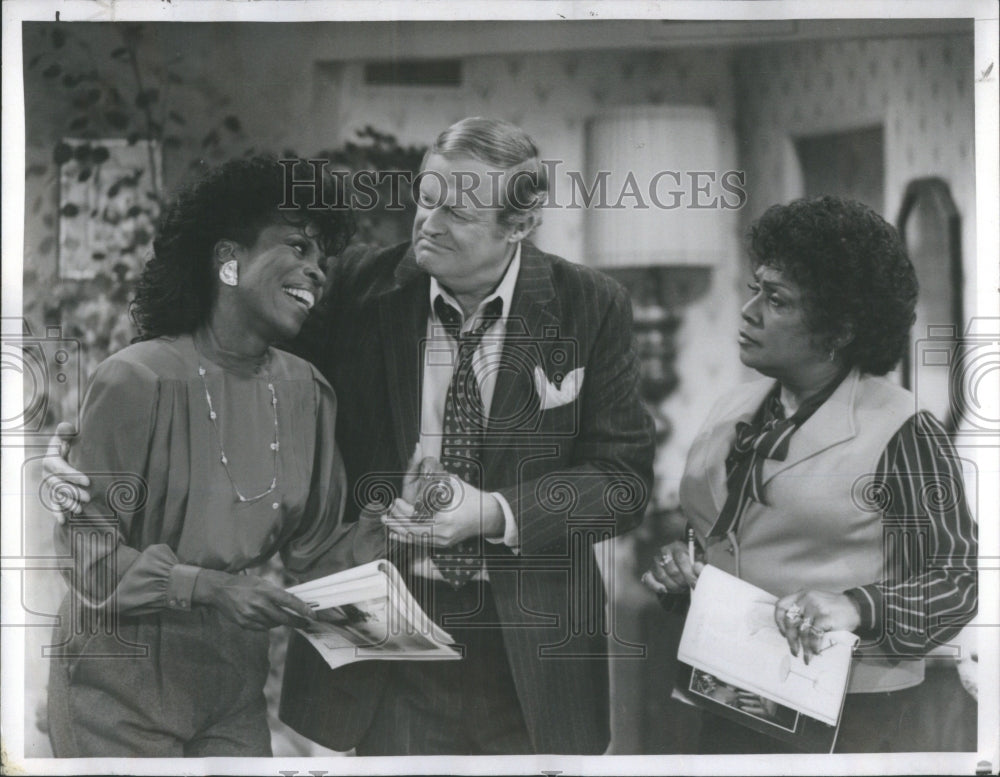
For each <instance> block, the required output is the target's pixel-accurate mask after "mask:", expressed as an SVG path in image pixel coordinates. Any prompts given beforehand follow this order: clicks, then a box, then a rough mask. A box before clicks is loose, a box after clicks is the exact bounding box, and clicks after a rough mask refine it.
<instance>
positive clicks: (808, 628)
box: [774, 591, 861, 664]
mask: <svg viewBox="0 0 1000 777" xmlns="http://www.w3.org/2000/svg"><path fill="white" fill-rule="evenodd" d="M774 622H775V623H777V624H778V630H779V631H780V632H781V633H782V634H783V635H784V637H785V639H787V640H788V647H789V649H790V650H791V651H792V655H793V656H797V655H798V654H799V650H801V651H802V660H803V661H805V662H806V663H807V664H808V663H809V659H810V657H812V656H815V655H818V654H819V653H820V651H821V650H822V649H823V635H824V634H825V633H826V632H828V631H854V630H855V629H856V628H858V626H860V625H861V614H860V613H859V612H858V608H857V606H856V605H855V604H854V601H853V600H852V599H851V597H849V596H847V595H845V594H835V593H830V592H829V591H799V592H798V593H794V594H789V595H788V596H785V597H783V598H781V599H779V600H778V601H777V602H775V605H774Z"/></svg>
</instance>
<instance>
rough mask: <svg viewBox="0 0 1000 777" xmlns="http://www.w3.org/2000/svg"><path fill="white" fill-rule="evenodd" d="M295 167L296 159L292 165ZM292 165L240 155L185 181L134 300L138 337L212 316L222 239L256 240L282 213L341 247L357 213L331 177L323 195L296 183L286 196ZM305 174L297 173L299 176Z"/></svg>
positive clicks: (325, 245) (336, 249) (325, 244)
mask: <svg viewBox="0 0 1000 777" xmlns="http://www.w3.org/2000/svg"><path fill="white" fill-rule="evenodd" d="M292 167H294V166H292ZM292 167H287V166H283V165H281V164H279V163H278V161H277V160H275V159H272V158H270V157H260V156H258V157H252V158H249V159H235V160H232V161H229V162H226V163H225V164H222V165H220V166H218V167H215V168H212V169H211V170H209V171H208V172H207V173H205V174H204V175H203V176H202V177H201V178H200V179H199V180H197V181H195V182H194V183H193V184H191V185H189V186H187V187H186V188H183V189H181V190H180V191H179V192H178V193H177V194H176V195H175V197H174V199H173V200H172V202H171V203H170V204H169V205H168V206H167V208H166V210H165V211H164V213H163V215H162V217H161V218H160V221H159V225H158V227H157V232H156V238H155V239H154V240H153V256H152V258H151V259H150V260H149V261H148V262H147V263H146V266H145V267H144V268H143V271H142V274H141V275H140V276H139V280H138V282H137V284H136V294H135V299H134V300H133V301H132V304H131V306H130V308H129V312H130V314H131V316H132V320H133V321H134V322H135V325H136V328H137V329H138V330H139V336H138V337H137V338H136V340H150V339H152V338H154V337H159V336H161V335H177V334H183V333H187V332H193V331H194V330H195V329H196V328H197V327H198V326H200V325H201V324H202V323H204V322H205V321H206V320H207V319H208V315H209V311H210V310H211V308H212V305H213V303H214V300H215V289H216V279H215V276H216V272H217V270H216V267H215V265H214V261H213V251H214V248H215V244H216V243H217V242H218V241H219V240H223V239H229V240H235V241H236V242H238V243H239V244H240V245H243V246H251V245H253V244H254V242H255V241H256V239H257V236H258V235H259V234H260V231H261V230H262V229H263V228H264V227H266V226H268V225H270V224H273V223H280V222H281V221H284V222H287V223H289V224H295V225H298V226H303V227H308V228H309V233H310V235H312V236H314V237H315V238H316V241H317V242H318V243H319V246H320V249H321V250H322V251H323V253H324V255H326V256H334V255H336V254H339V253H340V252H341V251H342V250H343V249H344V248H345V247H346V246H347V243H348V242H349V241H350V239H351V236H352V235H353V233H354V220H353V217H352V215H351V212H350V210H348V209H347V208H345V207H328V206H326V203H338V202H339V200H338V199H336V197H335V194H336V193H335V192H333V191H332V188H331V187H332V186H333V185H334V181H333V178H332V176H326V177H325V178H324V179H323V186H324V188H323V192H322V194H323V196H322V197H316V198H315V199H316V200H317V201H316V202H314V195H318V194H319V191H312V190H311V187H304V186H301V185H300V186H297V187H294V190H293V191H292V192H291V194H292V202H291V203H290V206H291V207H288V206H287V205H288V204H286V203H285V202H284V198H285V193H286V186H285V175H286V171H287V172H288V174H289V175H290V174H291V170H292ZM303 177H305V176H304V175H302V174H301V173H298V174H297V177H296V179H295V180H297V181H298V180H299V179H300V178H303Z"/></svg>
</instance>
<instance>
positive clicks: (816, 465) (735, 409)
mask: <svg viewBox="0 0 1000 777" xmlns="http://www.w3.org/2000/svg"><path fill="white" fill-rule="evenodd" d="M773 387H774V381H772V380H760V381H755V382H753V383H749V384H746V385H743V386H740V387H739V388H738V389H737V390H736V391H734V392H732V393H730V394H728V395H727V396H725V397H723V398H722V399H721V400H720V401H719V402H718V403H717V404H716V406H715V408H713V410H712V412H711V413H710V415H709V418H708V420H707V421H706V422H705V424H704V426H703V427H702V429H701V431H700V432H699V434H698V436H697V437H696V438H695V441H694V443H693V445H692V446H691V450H690V452H689V454H688V459H687V465H686V466H685V469H684V477H683V479H682V481H681V490H680V497H681V506H682V507H683V509H684V512H685V514H686V516H687V518H688V520H689V521H690V522H691V525H692V526H693V527H694V529H695V532H696V533H697V535H698V537H699V539H700V540H701V541H702V543H703V544H704V543H705V538H706V536H707V534H708V532H709V531H710V530H711V528H712V526H713V524H714V523H715V520H716V518H718V515H719V512H720V510H721V509H722V506H723V504H724V503H725V500H726V495H727V491H726V466H725V460H726V456H727V455H728V454H729V450H730V448H731V447H732V444H733V440H734V438H735V434H736V429H735V427H736V422H737V421H750V420H751V419H752V418H753V416H754V414H755V413H756V412H757V409H758V408H759V407H760V405H761V403H762V402H763V401H764V398H765V397H766V396H767V393H768V392H769V391H770V390H771V389H772V388H773ZM915 411H916V406H915V401H914V397H913V395H912V394H911V393H910V392H908V391H906V390H904V389H902V388H900V387H898V386H896V385H895V384H893V383H891V382H890V381H888V380H886V379H884V378H876V377H872V376H862V375H860V374H859V373H858V372H857V370H855V371H852V372H851V373H850V374H849V375H848V376H847V377H846V378H845V379H844V380H843V382H842V383H841V384H840V386H838V387H837V389H836V390H835V391H834V393H833V394H832V395H831V396H830V398H829V399H828V400H827V401H826V402H824V403H823V404H822V405H821V406H820V407H819V408H818V409H817V410H816V412H815V413H813V415H812V416H811V417H810V418H809V419H808V420H807V421H806V422H805V423H804V424H803V425H802V426H801V427H799V428H798V429H797V430H796V431H795V433H794V434H793V435H792V438H791V441H790V445H789V449H788V456H787V457H786V459H785V461H774V460H770V459H769V460H767V461H766V462H765V464H764V469H763V481H764V498H765V500H766V504H760V503H758V502H751V503H750V504H749V505H748V506H747V508H746V510H745V511H744V513H743V516H742V517H741V519H740V522H739V525H738V526H737V528H736V531H735V533H734V532H730V533H729V535H728V536H727V537H726V538H720V539H716V540H712V542H711V543H709V544H708V546H707V548H706V560H707V562H708V563H710V564H712V565H714V566H717V567H719V568H720V569H723V570H725V571H727V572H729V573H731V574H733V575H736V576H738V577H740V578H742V579H743V580H746V581H748V582H750V583H753V584H754V585H756V586H759V587H760V588H763V589H764V590H766V591H768V592H770V593H771V594H774V595H775V596H778V597H781V596H785V595H787V594H790V593H794V592H796V591H798V590H801V589H806V588H809V589H818V590H822V591H833V592H839V591H844V590H846V589H848V588H853V587H855V586H859V585H867V584H869V583H874V582H876V581H878V580H881V579H883V578H884V577H885V573H884V569H883V551H882V549H883V526H882V514H881V512H880V511H879V510H878V508H877V506H876V505H875V504H873V503H872V501H871V496H872V490H871V488H870V487H871V483H872V480H873V478H872V475H873V474H874V472H875V467H876V465H877V464H878V461H879V459H880V458H881V456H882V453H883V452H884V451H885V448H886V446H887V445H888V443H889V440H890V439H891V438H892V436H893V435H894V434H895V433H896V432H897V431H898V430H899V428H900V426H902V424H903V423H904V422H905V421H906V419H907V418H909V417H910V416H912V415H913V414H914V412H915ZM923 677H924V664H923V661H922V660H921V659H910V658H907V659H894V658H869V657H862V658H855V659H854V666H853V669H852V675H851V682H850V685H849V687H848V692H849V693H872V692H876V691H893V690H899V689H901V688H908V687H910V686H913V685H918V684H919V683H920V682H922V681H923Z"/></svg>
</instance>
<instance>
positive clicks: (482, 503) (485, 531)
mask: <svg viewBox="0 0 1000 777" xmlns="http://www.w3.org/2000/svg"><path fill="white" fill-rule="evenodd" d="M434 477H435V478H436V479H438V486H437V488H438V489H439V491H440V492H441V493H439V494H438V497H437V499H438V501H437V503H436V504H433V505H430V507H431V509H432V510H433V512H430V513H429V517H428V514H427V513H424V512H421V511H417V510H416V509H415V508H414V506H413V505H412V504H410V503H409V502H408V501H407V500H405V499H396V500H394V501H393V503H392V505H391V506H390V507H389V512H388V513H387V514H386V516H385V517H384V518H383V519H382V520H383V523H385V525H386V528H388V529H389V531H390V532H392V535H393V537H395V538H396V539H398V540H400V541H402V542H410V543H421V544H423V543H426V544H429V545H431V546H433V547H438V548H446V547H450V546H452V545H456V544H458V543H460V542H462V541H463V540H467V539H469V538H471V537H477V536H479V535H483V536H484V537H490V538H494V537H502V536H503V533H504V528H505V523H504V515H503V509H502V508H501V507H500V503H499V502H498V501H497V499H496V497H495V496H493V495H492V494H489V493H486V492H485V491H480V490H479V489H478V488H474V487H473V486H470V485H469V484H468V483H465V482H463V481H462V480H459V479H458V478H457V477H455V476H454V475H447V474H446V475H442V474H440V473H437V474H435V475H434ZM404 491H405V487H404ZM449 497H450V498H449Z"/></svg>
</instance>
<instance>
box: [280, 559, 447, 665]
mask: <svg viewBox="0 0 1000 777" xmlns="http://www.w3.org/2000/svg"><path fill="white" fill-rule="evenodd" d="M288 591H289V592H290V593H292V594H295V595H296V596H298V597H299V598H301V599H303V600H304V601H305V602H307V603H308V604H309V605H310V606H311V607H312V608H313V611H314V613H315V620H313V621H312V622H311V623H310V624H309V626H307V627H305V628H302V629H299V630H298V631H299V633H301V634H302V635H303V636H304V637H305V638H306V639H307V640H309V642H310V643H311V644H312V645H313V646H314V647H315V648H316V649H317V650H318V651H319V652H320V655H322V656H323V659H324V660H325V661H326V662H327V664H329V665H330V667H331V668H333V669H336V668H337V667H339V666H343V665H344V664H349V663H351V662H353V661H364V660H369V659H383V660H442V659H443V660H448V659H456V658H461V655H460V654H459V653H458V652H457V651H456V650H455V649H454V648H452V647H451V644H452V642H453V640H452V639H451V637H450V636H449V635H448V633H447V632H445V631H444V630H443V629H441V628H440V627H438V626H437V625H436V624H435V623H434V622H433V621H431V619H430V618H429V617H427V615H426V614H425V613H424V611H423V610H422V609H421V608H420V606H419V605H418V604H417V603H416V601H415V600H414V599H413V597H412V596H411V595H410V593H409V591H408V590H407V589H406V586H405V585H404V584H403V582H402V579H401V578H400V575H399V572H398V571H397V570H396V568H395V567H394V566H393V565H392V563H391V562H388V561H372V562H370V563H368V564H363V565H362V566H359V567H354V568H353V569H348V570H345V571H343V572H338V573H337V574H334V575H328V576H326V577H323V578H320V579H318V580H312V581H310V582H308V583H303V584H301V585H297V586H292V587H291V588H289V589H288Z"/></svg>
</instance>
